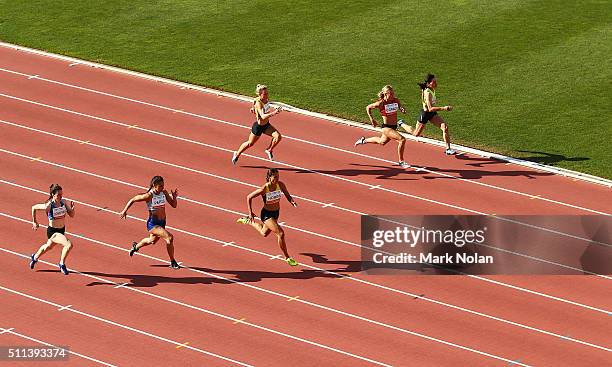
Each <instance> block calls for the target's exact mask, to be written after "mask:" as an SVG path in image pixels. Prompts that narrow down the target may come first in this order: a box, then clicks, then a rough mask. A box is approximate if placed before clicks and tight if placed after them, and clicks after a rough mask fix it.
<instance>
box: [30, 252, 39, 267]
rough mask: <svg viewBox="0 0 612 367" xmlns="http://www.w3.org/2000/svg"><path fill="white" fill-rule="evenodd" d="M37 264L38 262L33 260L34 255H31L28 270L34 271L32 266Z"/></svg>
mask: <svg viewBox="0 0 612 367" xmlns="http://www.w3.org/2000/svg"><path fill="white" fill-rule="evenodd" d="M37 262H38V260H36V259H35V258H34V254H32V255H31V256H30V269H34V265H36V263H37Z"/></svg>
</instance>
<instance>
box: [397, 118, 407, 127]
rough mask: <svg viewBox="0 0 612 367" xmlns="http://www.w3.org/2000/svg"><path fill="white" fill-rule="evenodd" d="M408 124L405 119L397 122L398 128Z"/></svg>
mask: <svg viewBox="0 0 612 367" xmlns="http://www.w3.org/2000/svg"><path fill="white" fill-rule="evenodd" d="M405 123H406V122H405V121H404V120H403V119H399V120H397V126H402V125H403V124H405Z"/></svg>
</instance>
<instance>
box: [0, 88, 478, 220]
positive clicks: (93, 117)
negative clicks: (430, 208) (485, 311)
mask: <svg viewBox="0 0 612 367" xmlns="http://www.w3.org/2000/svg"><path fill="white" fill-rule="evenodd" d="M0 96H2V97H6V98H9V99H14V100H18V101H22V102H26V103H30V104H33V105H37V106H42V107H46V108H50V109H54V110H58V111H62V112H66V113H70V114H73V115H78V116H82V117H87V118H91V119H94V120H98V121H104V122H107V123H110V124H114V125H118V126H124V127H128V128H130V127H131V128H133V129H134V130H139V131H143V132H147V133H151V134H154V135H160V136H164V137H167V138H172V139H175V140H179V141H184V142H189V143H192V144H197V145H201V146H206V147H209V148H213V149H217V150H221V151H225V152H227V153H231V152H233V150H231V149H225V148H221V147H217V146H215V145H211V144H206V143H202V142H198V141H195V140H191V139H187V138H182V137H177V136H174V135H171V134H166V133H162V132H159V131H155V130H150V129H145V128H142V127H138V125H128V124H124V123H122V122H118V121H114V120H110V119H106V118H102V117H98V116H94V115H90V114H86V113H82V112H77V111H73V110H69V109H65V108H61V107H56V106H52V105H48V104H44V103H40V102H36V101H32V100H28V99H24V98H19V97H14V96H11V95H8V94H4V93H0ZM3 123H7V121H3ZM9 124H11V123H9ZM15 125H17V124H15ZM18 126H21V127H23V125H18ZM34 130H36V129H34ZM41 132H43V131H42V130H41ZM78 141H79V142H80V141H82V140H78ZM91 145H94V146H96V144H91ZM243 155H244V156H247V157H250V158H253V159H257V160H263V161H266V162H269V160H268V159H265V158H262V157H257V156H253V155H249V154H246V153H245V154H243ZM147 159H148V160H151V161H154V162H156V160H155V159H152V158H147ZM274 163H275V164H278V165H281V166H286V167H291V168H294V169H297V170H302V171H307V172H310V173H314V174H318V175H321V176H324V177H328V178H330V179H332V180H338V181H344V182H349V183H352V184H355V185H359V186H363V187H367V188H378V189H379V190H381V191H385V192H389V193H392V194H396V195H400V196H405V197H409V198H412V199H417V200H421V201H425V202H428V203H432V204H437V205H441V206H446V207H449V208H452V209H457V210H464V211H467V212H471V213H475V214H486V213H484V212H480V211H476V210H472V209H467V208H464V207H461V206H458V205H453V204H449V203H445V202H442V201H438V200H434V199H429V198H425V197H422V196H418V195H413V194H410V193H407V192H402V191H396V190H392V189H387V188H384V187H381V186H380V185H377V186H374V185H371V184H368V183H365V182H360V181H355V180H351V179H349V178H346V177H340V176H334V175H331V174H328V173H322V172H317V171H314V170H311V169H308V168H304V167H300V166H295V165H292V164H288V163H284V162H281V161H278V160H276V161H274ZM186 168H187V167H185V169H186Z"/></svg>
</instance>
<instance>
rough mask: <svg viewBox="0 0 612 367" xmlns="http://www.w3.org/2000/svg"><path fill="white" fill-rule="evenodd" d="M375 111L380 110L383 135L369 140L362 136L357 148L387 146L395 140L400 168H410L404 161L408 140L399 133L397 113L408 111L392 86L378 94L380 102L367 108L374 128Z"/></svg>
mask: <svg viewBox="0 0 612 367" xmlns="http://www.w3.org/2000/svg"><path fill="white" fill-rule="evenodd" d="M373 109H378V110H379V111H380V115H381V116H382V120H383V125H382V134H381V135H380V136H373V137H371V138H367V139H366V138H365V136H362V137H361V138H359V140H357V141H356V142H355V146H358V145H362V144H367V143H374V144H380V145H385V144H387V143H388V142H389V139H393V140H395V141H397V156H398V160H399V166H400V167H402V168H409V167H410V165H409V164H408V163H406V162H405V161H404V145H405V143H406V138H404V137H403V136H402V135H401V134H400V133H398V132H397V111H400V112H401V113H406V110H405V109H404V107H403V106H402V104H401V102H400V100H399V99H397V98H395V95H394V94H393V88H392V87H391V86H390V85H385V86H384V87H383V89H382V90H381V91H380V92H378V100H377V101H376V102H374V103H371V104H369V105H368V106H367V107H366V112H367V113H368V117H369V118H370V123H371V124H372V126H374V127H376V126H377V124H378V123H377V122H376V120H374V117H372V110H373Z"/></svg>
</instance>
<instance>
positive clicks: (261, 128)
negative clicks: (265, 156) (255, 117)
mask: <svg viewBox="0 0 612 367" xmlns="http://www.w3.org/2000/svg"><path fill="white" fill-rule="evenodd" d="M269 127H270V123H269V122H268V123H266V124H265V125H260V124H258V123H257V121H255V122H254V123H253V126H251V132H252V133H253V135H255V136H261V134H263V133H265V132H266V130H268V128H269Z"/></svg>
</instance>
